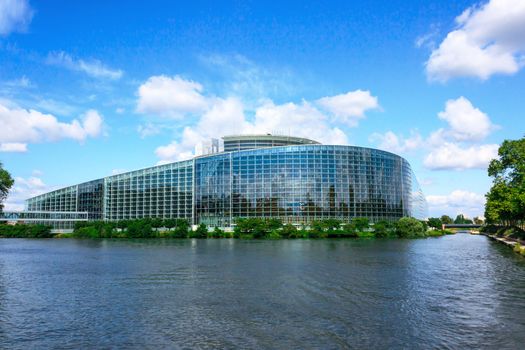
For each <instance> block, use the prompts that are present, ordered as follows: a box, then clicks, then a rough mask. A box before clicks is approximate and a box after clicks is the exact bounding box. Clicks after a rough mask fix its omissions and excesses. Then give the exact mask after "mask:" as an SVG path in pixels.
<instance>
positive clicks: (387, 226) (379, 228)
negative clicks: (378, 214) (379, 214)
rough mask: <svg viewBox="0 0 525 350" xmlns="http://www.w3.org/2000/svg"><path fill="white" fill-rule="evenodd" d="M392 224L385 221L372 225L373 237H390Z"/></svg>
mask: <svg viewBox="0 0 525 350" xmlns="http://www.w3.org/2000/svg"><path fill="white" fill-rule="evenodd" d="M391 231H392V224H391V223H390V222H388V221H386V220H381V221H378V222H376V223H375V224H374V235H375V236H376V237H377V238H386V237H388V236H390V232H391Z"/></svg>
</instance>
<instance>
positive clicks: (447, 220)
mask: <svg viewBox="0 0 525 350" xmlns="http://www.w3.org/2000/svg"><path fill="white" fill-rule="evenodd" d="M441 222H442V223H443V225H448V224H452V223H453V222H454V221H453V220H452V218H451V217H450V216H448V215H442V216H441Z"/></svg>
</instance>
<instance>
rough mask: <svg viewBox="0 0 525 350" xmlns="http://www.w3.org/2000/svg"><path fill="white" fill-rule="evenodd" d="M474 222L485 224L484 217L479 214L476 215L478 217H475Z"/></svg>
mask: <svg viewBox="0 0 525 350" xmlns="http://www.w3.org/2000/svg"><path fill="white" fill-rule="evenodd" d="M474 223H475V224H476V225H483V219H482V218H480V217H479V216H476V217H474Z"/></svg>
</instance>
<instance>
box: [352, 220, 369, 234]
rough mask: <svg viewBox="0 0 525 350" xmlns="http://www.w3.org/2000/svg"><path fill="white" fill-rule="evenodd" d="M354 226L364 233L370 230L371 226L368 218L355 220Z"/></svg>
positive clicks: (353, 221)
mask: <svg viewBox="0 0 525 350" xmlns="http://www.w3.org/2000/svg"><path fill="white" fill-rule="evenodd" d="M352 224H353V225H354V227H355V229H356V230H357V231H364V230H366V229H368V228H369V225H370V223H369V221H368V218H353V219H352Z"/></svg>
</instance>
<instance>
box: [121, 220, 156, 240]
mask: <svg viewBox="0 0 525 350" xmlns="http://www.w3.org/2000/svg"><path fill="white" fill-rule="evenodd" d="M126 236H127V237H129V238H150V237H152V236H153V230H152V229H151V223H150V222H149V220H134V221H131V222H130V223H129V225H128V229H127V231H126Z"/></svg>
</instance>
